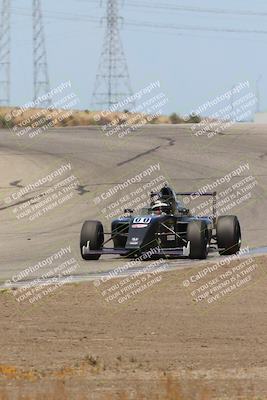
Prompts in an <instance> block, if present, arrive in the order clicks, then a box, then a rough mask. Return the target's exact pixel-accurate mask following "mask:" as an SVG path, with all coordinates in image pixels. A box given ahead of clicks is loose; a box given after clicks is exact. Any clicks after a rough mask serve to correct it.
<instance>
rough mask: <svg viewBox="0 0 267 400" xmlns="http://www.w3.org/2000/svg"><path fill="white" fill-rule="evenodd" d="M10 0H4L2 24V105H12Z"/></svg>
mask: <svg viewBox="0 0 267 400" xmlns="http://www.w3.org/2000/svg"><path fill="white" fill-rule="evenodd" d="M10 2H11V0H2V10H1V26H0V105H1V106H9V105H10Z"/></svg>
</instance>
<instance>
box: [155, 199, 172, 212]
mask: <svg viewBox="0 0 267 400" xmlns="http://www.w3.org/2000/svg"><path fill="white" fill-rule="evenodd" d="M152 212H153V213H155V214H157V215H161V214H163V213H165V214H169V213H170V206H169V205H168V204H167V203H163V202H162V201H160V200H157V201H156V202H155V204H154V205H153V206H152Z"/></svg>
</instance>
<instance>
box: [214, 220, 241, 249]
mask: <svg viewBox="0 0 267 400" xmlns="http://www.w3.org/2000/svg"><path fill="white" fill-rule="evenodd" d="M217 243H218V248H219V249H223V250H221V251H219V253H220V255H227V256H228V255H232V254H236V253H238V252H239V250H240V247H241V228H240V224H239V221H238V218H237V217H236V216H235V215H223V216H221V217H219V218H218V221H217Z"/></svg>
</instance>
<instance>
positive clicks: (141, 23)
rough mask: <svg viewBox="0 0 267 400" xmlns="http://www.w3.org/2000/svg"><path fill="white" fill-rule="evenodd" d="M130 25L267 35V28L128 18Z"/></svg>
mask: <svg viewBox="0 0 267 400" xmlns="http://www.w3.org/2000/svg"><path fill="white" fill-rule="evenodd" d="M127 24H128V25H132V26H142V27H150V28H157V29H172V30H182V31H183V30H186V31H188V30H190V31H203V32H225V33H250V34H260V35H266V34H267V30H263V29H236V28H216V27H206V26H192V25H175V24H158V23H154V22H149V21H133V20H131V21H130V20H128V21H127Z"/></svg>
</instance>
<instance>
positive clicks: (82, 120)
mask: <svg viewBox="0 0 267 400" xmlns="http://www.w3.org/2000/svg"><path fill="white" fill-rule="evenodd" d="M18 110H19V108H18V107H13V108H11V107H2V108H0V128H12V127H14V126H19V127H20V129H23V128H25V127H28V126H29V127H35V128H38V127H42V126H46V125H48V124H49V126H51V127H65V126H89V125H108V124H113V125H114V126H116V125H121V124H124V123H126V122H127V123H128V124H129V125H132V123H134V124H138V123H140V121H142V120H143V118H144V114H131V113H123V112H117V113H110V114H109V115H107V116H105V117H103V116H100V117H99V119H98V120H95V117H96V116H97V115H99V113H98V112H96V111H88V110H84V111H79V110H55V111H54V114H53V112H49V111H48V110H46V109H27V110H26V111H24V112H22V113H21V114H20V113H18ZM12 113H13V114H14V115H17V114H20V115H18V116H16V117H12V118H11V120H6V116H7V115H12ZM131 121H133V122H131ZM187 122H194V121H191V120H189V121H187ZM150 123H152V124H159V123H161V124H162V123H164V124H177V123H185V121H184V120H183V119H182V118H181V117H179V116H178V115H176V114H172V115H171V116H164V115H162V116H160V117H158V118H154V119H153V120H152V121H151V122H150Z"/></svg>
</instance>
